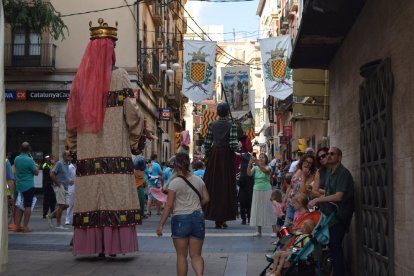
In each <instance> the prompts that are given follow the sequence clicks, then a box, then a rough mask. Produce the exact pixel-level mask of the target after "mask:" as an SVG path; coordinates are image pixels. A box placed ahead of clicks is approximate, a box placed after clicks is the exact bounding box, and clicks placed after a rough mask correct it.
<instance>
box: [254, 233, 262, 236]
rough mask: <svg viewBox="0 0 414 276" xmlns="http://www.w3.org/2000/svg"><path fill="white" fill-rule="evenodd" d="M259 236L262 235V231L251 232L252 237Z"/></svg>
mask: <svg viewBox="0 0 414 276" xmlns="http://www.w3.org/2000/svg"><path fill="white" fill-rule="evenodd" d="M261 236H262V233H259V232H256V233H254V234H253V237H261Z"/></svg>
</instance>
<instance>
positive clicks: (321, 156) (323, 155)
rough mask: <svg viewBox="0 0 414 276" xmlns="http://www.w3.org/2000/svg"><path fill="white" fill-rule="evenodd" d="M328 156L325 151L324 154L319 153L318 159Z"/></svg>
mask: <svg viewBox="0 0 414 276" xmlns="http://www.w3.org/2000/svg"><path fill="white" fill-rule="evenodd" d="M326 156H328V155H327V154H326V153H324V154H322V155H319V156H318V159H319V160H322V159H325V158H326Z"/></svg>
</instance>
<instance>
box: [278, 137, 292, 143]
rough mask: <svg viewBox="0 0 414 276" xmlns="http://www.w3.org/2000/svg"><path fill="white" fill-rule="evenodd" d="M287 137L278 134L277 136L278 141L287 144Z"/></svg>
mask: <svg viewBox="0 0 414 276" xmlns="http://www.w3.org/2000/svg"><path fill="white" fill-rule="evenodd" d="M289 140H290V139H289V137H288V136H280V137H279V142H280V144H281V145H287V144H289Z"/></svg>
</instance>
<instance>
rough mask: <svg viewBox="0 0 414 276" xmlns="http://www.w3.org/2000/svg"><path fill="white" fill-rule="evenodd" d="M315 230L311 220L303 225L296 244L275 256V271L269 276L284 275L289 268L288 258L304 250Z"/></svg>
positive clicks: (298, 232) (297, 234) (297, 233)
mask: <svg viewBox="0 0 414 276" xmlns="http://www.w3.org/2000/svg"><path fill="white" fill-rule="evenodd" d="M314 228H315V223H314V222H313V220H311V219H307V220H305V221H304V222H303V223H302V227H301V228H300V230H298V231H297V232H296V238H295V242H294V243H293V245H292V246H290V247H289V248H288V249H286V250H285V251H280V252H278V253H277V254H276V255H275V259H274V260H273V269H272V272H271V273H270V274H268V276H280V275H282V274H281V273H282V269H283V268H287V267H289V265H290V264H289V263H286V258H288V257H289V256H290V255H291V254H292V253H293V252H296V251H295V250H300V249H302V248H303V247H304V246H305V245H306V244H307V243H308V242H309V241H310V234H311V233H312V231H313V229H314Z"/></svg>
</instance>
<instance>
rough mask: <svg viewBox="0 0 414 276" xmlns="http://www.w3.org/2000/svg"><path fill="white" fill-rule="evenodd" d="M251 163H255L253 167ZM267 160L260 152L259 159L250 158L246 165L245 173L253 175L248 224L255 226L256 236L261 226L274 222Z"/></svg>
mask: <svg viewBox="0 0 414 276" xmlns="http://www.w3.org/2000/svg"><path fill="white" fill-rule="evenodd" d="M253 164H254V165H256V166H254V167H253ZM268 164H269V160H268V158H267V156H266V154H264V153H261V154H260V155H259V159H256V158H254V157H252V158H250V160H249V164H248V166H247V175H248V176H252V175H254V186H253V199H252V207H251V214H250V215H251V217H250V226H256V227H257V228H256V229H257V232H256V233H255V234H254V236H256V237H261V236H262V227H263V226H270V225H272V224H273V222H274V216H273V212H272V203H271V202H270V201H269V198H270V197H271V195H272V186H271V185H270V172H271V169H270V167H269V165H268Z"/></svg>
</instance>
